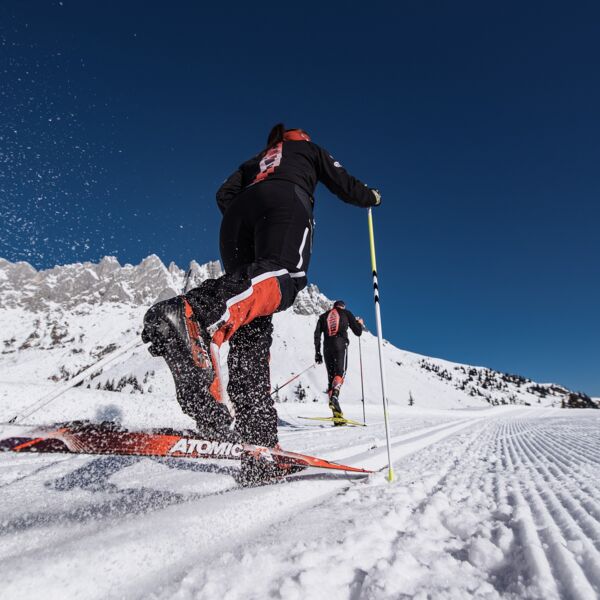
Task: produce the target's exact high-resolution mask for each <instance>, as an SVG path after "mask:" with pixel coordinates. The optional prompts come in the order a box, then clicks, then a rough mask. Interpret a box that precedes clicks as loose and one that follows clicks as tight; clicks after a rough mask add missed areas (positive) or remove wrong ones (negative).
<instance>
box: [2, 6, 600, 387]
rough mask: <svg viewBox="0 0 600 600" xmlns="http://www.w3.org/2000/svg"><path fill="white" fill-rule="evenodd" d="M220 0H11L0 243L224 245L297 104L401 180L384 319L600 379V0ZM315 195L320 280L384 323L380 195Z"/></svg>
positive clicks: (12, 250) (135, 248) (97, 247)
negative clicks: (370, 225)
mask: <svg viewBox="0 0 600 600" xmlns="http://www.w3.org/2000/svg"><path fill="white" fill-rule="evenodd" d="M208 4H209V3H205V2H192V1H191V0H190V1H189V2H160V3H159V2H129V1H128V2H91V1H88V2H79V1H77V2H76V1H74V0H63V1H62V2H58V1H56V2H27V1H19V2H16V1H10V2H6V1H5V2H3V3H2V8H0V27H1V29H0V35H1V44H2V45H1V47H0V50H1V60H2V64H1V72H0V76H1V82H0V127H1V131H0V153H1V154H0V159H1V160H0V203H1V205H0V208H1V209H2V213H3V220H2V225H1V226H0V227H1V229H0V232H1V233H2V235H1V236H0V238H1V240H0V256H4V257H6V258H9V259H11V260H28V261H29V262H31V263H32V264H33V265H34V266H36V267H48V266H52V265H54V264H56V263H65V262H73V261H81V260H98V259H99V258H100V257H101V256H103V255H104V254H114V255H116V256H117V257H118V258H119V260H120V261H121V262H122V263H123V262H133V263H135V262H138V261H139V260H140V259H142V258H143V257H145V256H146V255H148V254H149V253H156V254H158V255H159V256H160V257H161V258H162V259H163V260H164V261H165V262H168V261H171V260H174V261H176V262H177V263H178V264H179V265H181V266H185V265H186V263H187V262H188V261H189V260H190V259H192V258H195V259H196V260H198V261H199V262H202V261H207V260H209V259H214V258H217V257H218V227H219V222H220V215H219V213H218V211H217V209H216V206H215V203H214V193H215V191H216V189H217V188H218V186H219V184H220V182H221V181H222V180H223V179H224V178H225V177H226V176H227V175H228V174H229V173H230V172H231V171H232V170H233V169H234V168H235V167H237V165H238V164H239V163H240V162H242V161H243V160H245V159H246V158H248V157H249V156H250V155H252V154H254V153H256V152H257V151H258V150H259V149H260V148H261V147H262V146H263V145H264V142H265V138H266V135H267V133H268V130H269V128H270V127H271V125H273V124H274V123H276V122H277V121H280V120H281V121H284V122H285V123H286V124H287V125H289V126H295V127H303V128H305V129H306V130H307V131H309V132H310V133H311V134H312V136H313V139H314V141H316V142H317V143H319V144H320V145H322V146H324V147H325V148H327V149H328V150H329V151H330V152H331V153H332V154H333V155H334V156H335V157H336V158H337V159H338V160H340V161H341V162H342V163H343V164H344V166H346V167H347V168H348V170H349V171H350V172H351V173H353V174H354V175H356V176H357V177H359V178H361V179H362V180H363V181H365V182H367V183H368V184H369V185H371V186H374V187H378V188H379V189H380V190H381V191H382V193H383V199H384V202H383V206H382V207H381V208H380V209H377V211H376V213H375V226H376V234H377V248H378V258H379V272H380V287H381V294H382V311H383V324H384V334H385V336H386V337H387V338H389V339H390V340H391V341H393V342H394V343H395V344H396V345H398V346H400V347H403V348H406V349H409V350H413V351H416V352H421V353H424V354H430V355H434V356H440V357H444V358H448V359H452V360H457V361H464V362H468V363H475V364H484V365H487V366H491V367H493V368H497V369H500V370H504V371H509V372H518V373H522V374H525V375H527V376H530V377H532V378H534V379H538V380H542V381H556V382H559V383H563V384H565V385H568V386H570V387H573V388H576V389H581V390H583V391H587V392H588V393H590V394H592V395H600V341H599V334H600V260H599V259H600V241H599V240H600V236H599V235H598V231H599V228H600V205H599V198H600V118H599V117H600V110H599V107H600V79H599V78H600V76H599V73H600V8H598V6H599V5H598V4H597V3H595V2H589V3H587V2H576V3H553V2H502V3H498V2H496V3H491V2H480V1H477V2H450V1H448V2H433V1H431V2H422V1H417V0H415V1H413V2H368V3H367V2H356V3H355V2H314V3H312V2H302V3H279V4H277V3H276V4H273V3H256V2H252V3H250V2H243V3H241V2H240V3H235V2H222V3H219V6H218V7H217V6H208ZM211 4H217V3H211ZM292 4H293V5H294V6H293V7H292V6H291V5H292ZM288 5H290V6H288ZM316 197H317V209H316V218H317V230H316V237H315V252H314V255H313V262H312V267H311V271H310V279H311V281H313V282H315V283H317V284H318V285H319V287H320V288H321V289H322V290H323V291H324V292H325V293H326V294H327V295H328V296H330V297H332V298H334V297H341V298H344V299H345V300H346V301H347V303H348V304H349V306H350V307H351V308H352V309H353V310H354V312H355V313H357V314H362V315H364V316H365V317H366V318H367V324H369V325H371V326H373V318H372V314H373V309H372V296H371V279H370V266H369V257H368V240H367V227H366V213H365V211H363V210H361V209H357V208H354V207H351V206H348V205H345V204H343V203H342V202H339V201H338V200H337V199H335V198H334V197H332V196H331V195H330V194H329V193H328V192H327V190H325V189H324V188H323V187H320V188H319V189H318V192H317V195H316Z"/></svg>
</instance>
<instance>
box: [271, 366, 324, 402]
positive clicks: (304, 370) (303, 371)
mask: <svg viewBox="0 0 600 600" xmlns="http://www.w3.org/2000/svg"><path fill="white" fill-rule="evenodd" d="M315 364H316V363H313V364H312V365H310V367H306V369H303V370H302V371H300V373H297V374H296V375H294V376H293V377H292V378H291V379H288V380H287V381H286V382H285V383H282V384H281V385H278V386H276V387H275V389H274V390H273V391H272V392H271V396H272V395H273V394H276V393H277V392H278V391H279V390H280V389H282V388H284V387H285V386H286V385H288V384H289V383H292V381H294V379H298V377H300V375H302V373H306V371H308V370H309V369H312V368H313V367H314V366H315Z"/></svg>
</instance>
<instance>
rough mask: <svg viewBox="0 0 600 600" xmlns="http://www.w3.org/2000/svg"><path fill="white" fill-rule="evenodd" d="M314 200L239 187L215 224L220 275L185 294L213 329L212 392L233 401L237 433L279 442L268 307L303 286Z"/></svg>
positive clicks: (274, 188)
mask: <svg viewBox="0 0 600 600" xmlns="http://www.w3.org/2000/svg"><path fill="white" fill-rule="evenodd" d="M312 233H313V220H312V202H311V199H310V197H309V195H308V194H307V193H306V192H304V191H303V190H302V189H301V188H300V187H298V186H296V185H294V184H291V183H288V182H285V181H264V182H261V183H259V184H255V185H253V186H252V187H250V188H248V189H246V190H245V191H243V192H242V193H241V194H240V195H239V196H237V198H236V199H235V200H234V201H233V202H232V204H231V205H230V206H229V207H228V208H227V211H226V213H225V215H224V217H223V222H222V224H221V239H220V246H221V258H222V261H223V266H224V267H225V275H223V276H222V277H220V278H218V279H210V280H207V281H204V282H203V283H202V284H201V285H200V286H199V287H198V288H195V289H193V290H191V291H190V292H188V293H187V294H186V298H187V299H188V301H189V302H190V304H191V306H192V308H193V310H194V315H195V317H196V318H197V319H198V320H199V322H200V324H201V325H202V326H203V327H204V328H206V329H207V330H208V332H209V334H210V336H211V344H210V347H211V358H212V362H213V367H214V370H215V380H214V381H213V384H212V385H211V388H210V389H211V393H212V395H213V397H214V398H215V399H216V400H217V401H223V396H226V398H227V401H230V402H231V403H232V405H233V407H234V409H235V416H236V423H237V425H236V426H237V428H238V431H239V432H240V434H241V436H242V441H244V442H248V443H254V444H262V445H268V446H272V445H275V444H276V443H277V414H276V411H275V407H274V401H273V399H272V398H271V396H270V369H269V349H270V347H271V342H272V331H273V325H272V323H271V315H272V314H273V313H275V312H279V311H282V310H285V309H286V308H289V307H290V306H291V305H292V304H293V302H294V299H295V298H296V295H297V293H298V292H299V291H300V290H301V289H302V288H304V287H305V286H306V281H307V280H306V271H307V269H308V264H309V260H310V254H311V251H312ZM226 341H229V342H230V348H229V355H228V361H227V362H228V371H229V384H228V386H227V390H223V388H222V387H221V381H222V376H221V372H220V362H219V349H220V347H221V344H222V343H224V342H226Z"/></svg>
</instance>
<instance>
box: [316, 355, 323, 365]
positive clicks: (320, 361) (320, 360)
mask: <svg viewBox="0 0 600 600" xmlns="http://www.w3.org/2000/svg"><path fill="white" fill-rule="evenodd" d="M315 362H316V363H317V364H318V365H320V364H321V363H322V362H323V356H322V355H321V353H320V352H317V353H315Z"/></svg>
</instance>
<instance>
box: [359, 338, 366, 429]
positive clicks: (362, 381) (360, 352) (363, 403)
mask: <svg viewBox="0 0 600 600" xmlns="http://www.w3.org/2000/svg"><path fill="white" fill-rule="evenodd" d="M358 356H359V359H360V389H361V392H362V405H363V423H364V424H365V425H366V424H367V417H366V416H365V382H364V379H363V366H362V346H361V344H360V338H358Z"/></svg>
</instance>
